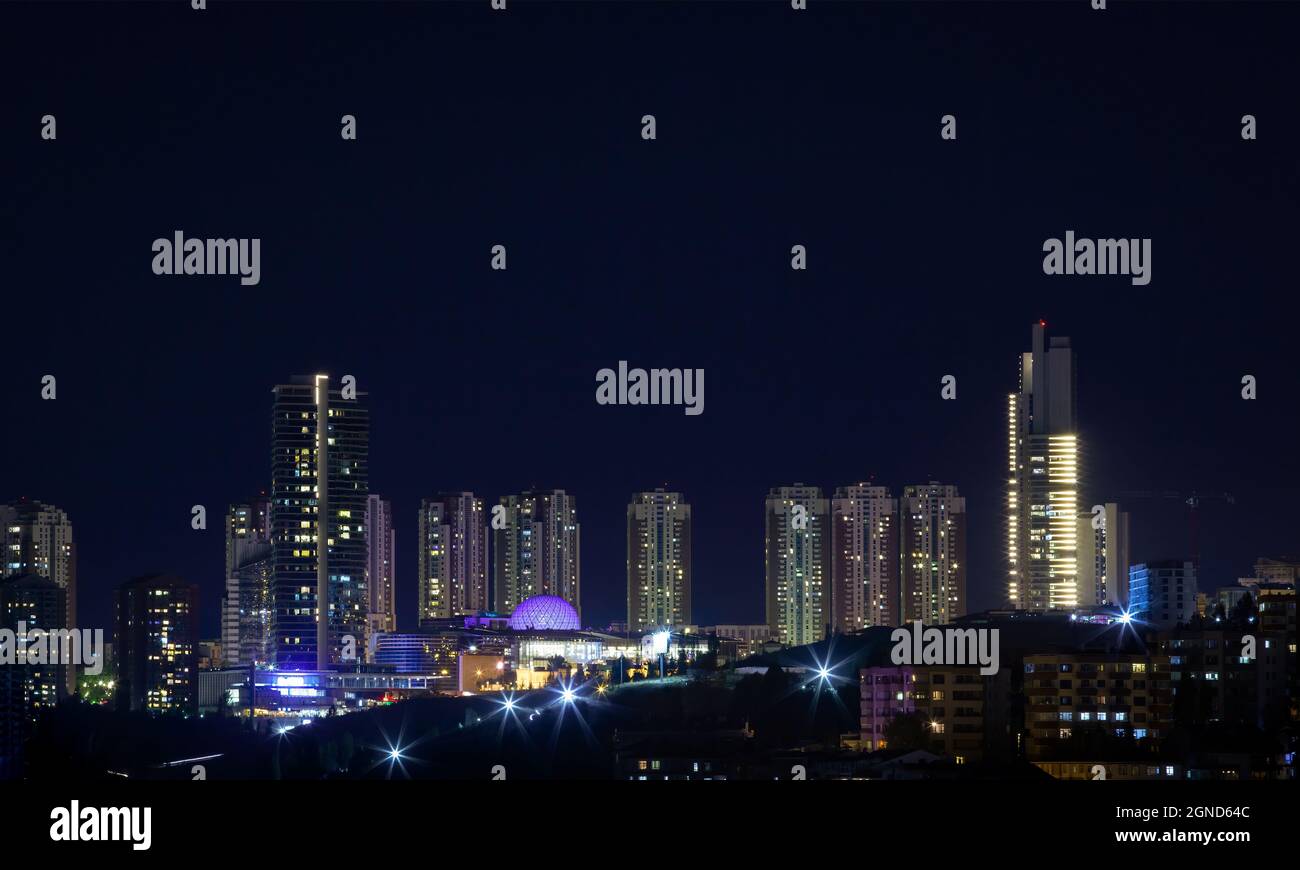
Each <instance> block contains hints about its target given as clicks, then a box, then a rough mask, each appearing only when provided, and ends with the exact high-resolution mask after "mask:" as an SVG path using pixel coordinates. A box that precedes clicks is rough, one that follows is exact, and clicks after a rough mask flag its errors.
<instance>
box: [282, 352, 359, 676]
mask: <svg viewBox="0 0 1300 870" xmlns="http://www.w3.org/2000/svg"><path fill="white" fill-rule="evenodd" d="M273 392H274V395H275V400H274V406H273V413H272V447H271V544H272V548H273V559H274V571H275V581H274V586H273V595H274V613H273V617H272V624H273V627H274V633H275V640H274V645H273V646H274V655H275V664H276V667H277V668H279V669H280V670H327V669H331V668H334V667H337V666H344V667H346V666H350V665H351V664H352V663H351V662H348V663H346V664H345V663H344V661H343V653H344V652H345V646H346V645H345V643H344V641H343V638H344V637H345V636H351V637H352V638H353V640H354V642H355V648H356V649H363V648H364V644H365V632H366V617H367V613H368V612H369V604H370V601H369V596H368V595H367V593H366V502H367V499H368V498H369V496H370V484H369V444H370V418H369V414H368V412H367V410H366V408H365V407H364V405H362V404H361V401H362V399H363V398H364V397H365V394H364V393H358V392H356V391H355V385H351V384H349V385H348V388H347V391H346V397H345V395H344V390H342V389H338V388H335V387H334V386H333V385H332V384H331V382H330V378H329V375H313V376H299V377H295V378H293V380H292V382H291V383H288V384H281V385H279V386H277V387H275V388H274V390H273ZM318 602H321V607H322V609H323V611H324V612H323V613H322V618H320V619H317V611H318Z"/></svg>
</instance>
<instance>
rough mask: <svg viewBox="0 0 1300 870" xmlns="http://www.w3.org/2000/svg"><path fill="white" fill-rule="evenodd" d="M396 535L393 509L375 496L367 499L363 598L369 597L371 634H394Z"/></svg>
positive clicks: (395, 616) (395, 623)
mask: <svg viewBox="0 0 1300 870" xmlns="http://www.w3.org/2000/svg"><path fill="white" fill-rule="evenodd" d="M396 575H397V531H396V530H395V529H394V528H393V505H392V503H391V502H390V501H389V500H388V499H386V498H382V497H380V496H378V495H374V494H371V496H370V497H369V498H368V499H366V594H367V595H368V596H369V597H370V604H369V608H370V631H371V632H393V631H397V601H396V599H395V597H394V595H393V589H394V588H395V587H396V583H397V577H396Z"/></svg>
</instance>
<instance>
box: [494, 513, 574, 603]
mask: <svg viewBox="0 0 1300 870" xmlns="http://www.w3.org/2000/svg"><path fill="white" fill-rule="evenodd" d="M498 507H500V508H502V510H501V511H500V512H498V513H499V514H500V515H501V517H502V519H501V522H502V527H501V528H496V523H495V522H493V530H492V559H493V572H492V576H493V583H494V586H495V593H496V609H497V610H498V611H500V612H501V613H510V612H511V611H513V610H514V609H515V608H516V607H518V606H519V603H520V602H521V601H523V600H524V599H526V598H531V597H533V596H534V595H556V596H559V597H560V598H563V599H564V600H565V601H567V602H569V603H570V604H572V605H573V607H574V609H575V610H577V611H578V613H579V614H581V613H582V608H581V606H580V605H579V603H578V599H579V597H580V594H581V591H582V590H581V578H582V563H581V559H580V557H579V548H580V544H581V528H580V526H579V525H578V510H577V499H575V498H574V497H573V496H571V495H569V494H568V493H566V492H565V491H564V490H562V489H554V490H541V491H537V492H524V493H520V494H519V495H505V496H502V497H501V500H500V503H499V505H498ZM489 522H492V520H491V519H489Z"/></svg>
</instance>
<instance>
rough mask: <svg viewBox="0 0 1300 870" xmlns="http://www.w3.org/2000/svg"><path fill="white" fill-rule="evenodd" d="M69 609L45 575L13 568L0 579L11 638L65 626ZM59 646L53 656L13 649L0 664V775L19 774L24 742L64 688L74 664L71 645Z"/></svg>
mask: <svg viewBox="0 0 1300 870" xmlns="http://www.w3.org/2000/svg"><path fill="white" fill-rule="evenodd" d="M67 612H68V592H67V590H66V589H64V588H63V587H62V586H59V585H58V584H57V583H55V582H54V581H53V580H51V579H49V578H48V577H44V576H41V575H40V574H17V575H14V576H12V577H8V578H5V579H0V628H3V629H7V630H8V631H11V632H13V633H14V636H15V638H17V637H20V636H21V637H24V638H27V639H31V638H32V635H31V632H32V631H41V632H48V631H57V630H59V629H63V628H68V626H67V625H66V620H67ZM20 632H21V634H20ZM59 647H61V648H59ZM59 647H56V650H57V652H58V658H59V661H57V662H55V661H52V660H49V657H47V656H32V657H30V658H29V657H28V656H26V655H23V654H18V653H15V654H14V656H13V659H12V660H10V661H7V662H5V663H3V664H2V665H0V780H5V779H11V778H13V779H17V778H20V777H21V775H22V758H23V752H24V749H25V744H26V742H27V739H28V738H29V737H30V736H31V733H32V731H33V730H34V728H35V725H36V723H37V721H38V719H39V716H40V714H41V712H42V710H44V709H48V708H50V707H53V706H55V705H56V704H57V703H58V702H59V699H60V698H61V697H63V696H64V695H65V694H66V691H67V684H68V682H69V680H68V672H69V671H74V672H75V670H76V668H75V666H74V665H73V664H68V663H67V658H68V655H67V653H68V652H70V651H71V648H70V647H69V646H65V645H63V644H61V643H60V644H59ZM74 680H75V674H74Z"/></svg>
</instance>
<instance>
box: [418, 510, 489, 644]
mask: <svg viewBox="0 0 1300 870" xmlns="http://www.w3.org/2000/svg"><path fill="white" fill-rule="evenodd" d="M418 534H419V538H420V555H419V561H418V563H417V564H418V565H419V572H420V608H419V613H420V624H421V625H424V624H426V623H428V622H430V621H432V620H437V619H447V618H449V617H453V616H462V615H465V614H468V613H479V612H482V611H485V610H490V609H491V605H490V604H489V602H488V588H487V546H488V545H487V523H486V522H485V521H484V517H483V500H482V499H481V498H475V496H474V493H472V492H450V493H443V494H442V495H439V496H436V497H435V498H431V499H425V500H424V501H423V502H422V503H421V504H420V520H419V532H418Z"/></svg>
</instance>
